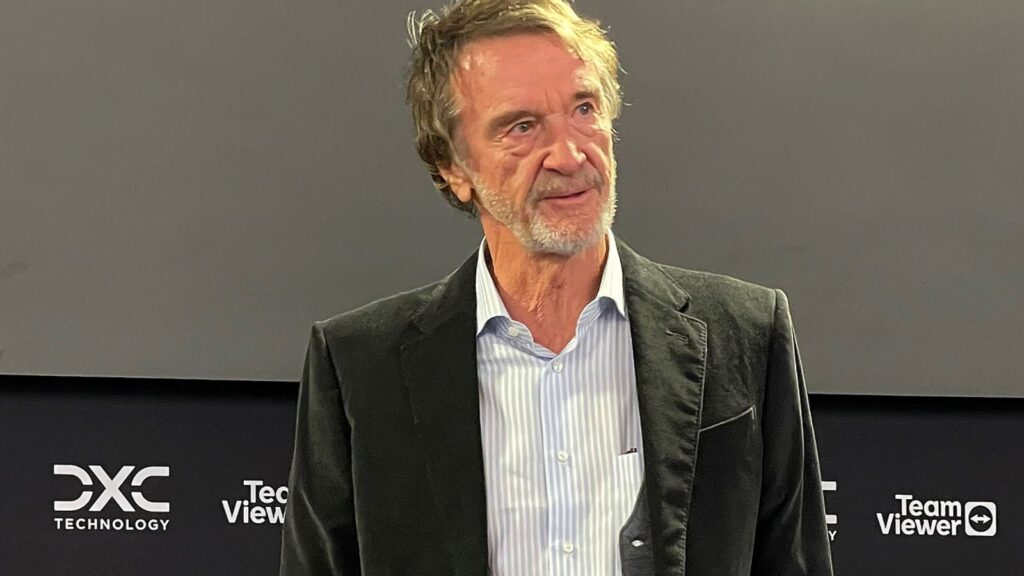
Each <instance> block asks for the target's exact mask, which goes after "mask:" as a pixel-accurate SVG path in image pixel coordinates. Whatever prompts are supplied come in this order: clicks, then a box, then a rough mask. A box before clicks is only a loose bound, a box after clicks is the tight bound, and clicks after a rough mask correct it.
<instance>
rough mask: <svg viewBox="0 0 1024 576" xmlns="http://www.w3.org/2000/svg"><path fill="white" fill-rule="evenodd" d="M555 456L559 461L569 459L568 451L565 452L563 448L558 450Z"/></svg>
mask: <svg viewBox="0 0 1024 576" xmlns="http://www.w3.org/2000/svg"><path fill="white" fill-rule="evenodd" d="M555 456H556V457H557V458H558V461H559V462H568V461H569V453H568V452H566V451H565V450H559V451H558V454H556V455H555Z"/></svg>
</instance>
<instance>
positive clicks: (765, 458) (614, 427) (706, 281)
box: [281, 0, 832, 576]
mask: <svg viewBox="0 0 1024 576" xmlns="http://www.w3.org/2000/svg"><path fill="white" fill-rule="evenodd" d="M410 32H411V35H412V40H413V42H412V43H413V44H414V50H415V52H414V56H413V63H412V67H411V72H410V77H409V85H408V100H409V102H410V104H411V106H412V110H413V117H414V121H415V125H416V131H417V135H416V137H417V147H418V150H419V153H420V156H421V157H422V158H423V160H424V161H425V162H426V164H427V165H428V167H429V169H430V171H431V174H432V176H433V178H434V181H435V184H436V186H437V187H438V188H439V189H440V191H441V192H442V194H443V195H444V196H445V197H446V198H447V199H448V201H449V202H451V203H452V204H453V205H454V206H455V207H457V208H458V209H461V210H465V211H467V212H470V213H472V214H476V215H478V216H479V219H480V223H481V225H482V226H483V234H484V240H483V241H482V242H481V244H480V247H479V249H478V250H477V251H476V252H475V253H474V254H473V255H472V256H471V257H470V258H469V259H467V260H466V262H465V263H463V264H462V266H460V267H459V268H458V269H457V270H456V271H455V272H453V273H452V274H450V275H449V276H448V277H446V278H444V279H443V280H441V281H439V282H437V283H434V284H431V285H429V286H424V287H422V288H419V289H416V290H412V291H410V292H405V293H402V294H398V295H396V296H393V297H390V298H385V299H383V300H379V301H377V302H374V303H372V304H369V305H367V306H364V307H362V308H359V309H357V310H354V311H351V312H348V313H345V314H341V315H339V316H336V317H333V318H330V319H328V320H324V321H321V322H316V323H314V325H313V329H312V336H311V340H310V343H309V350H308V353H307V356H306V365H305V370H304V372H303V376H302V383H301V387H300V390H299V403H298V417H297V426H296V437H295V453H294V459H293V462H292V470H291V479H290V486H289V487H290V499H289V502H288V510H287V519H286V521H285V527H284V537H283V550H282V560H281V574H282V575H298V574H316V575H345V576H351V575H355V574H362V575H365V576H375V575H385V574H387V575H397V574H409V575H414V576H430V575H437V576H441V575H445V576H449V575H453V574H456V575H466V576H468V575H479V576H484V575H485V574H495V575H498V574H500V575H515V576H533V575H541V574H550V575H563V574H564V575H579V576H598V575H601V576H603V575H608V576H611V575H617V574H623V575H626V576H629V575H664V576H668V575H669V574H672V575H680V574H686V575H687V576H705V575H707V576H711V575H715V576H722V575H740V574H743V575H747V574H762V575H771V576H778V575H797V574H807V575H816V576H817V575H827V574H831V573H832V568H831V561H830V557H829V549H828V541H827V535H826V530H825V523H824V512H823V504H822V496H821V482H820V477H819V471H818V461H817V454H816V449H815V444H814V433H813V430H812V427H811V420H810V413H809V411H808V405H807V394H806V390H805V386H804V382H803V375H802V373H801V367H800V360H799V355H798V351H797V345H796V340H795V337H794V333H793V328H792V324H791V319H790V314H789V308H788V304H787V301H786V297H785V295H784V294H783V293H782V292H781V291H779V290H773V289H769V288H763V287H760V286H756V285H754V284H749V283H746V282H742V281H740V280H736V279H733V278H730V277H727V276H721V275H716V274H711V273H706V272H693V271H688V270H683V269H679V268H674V267H670V266H665V265H661V264H656V263H653V262H650V261H649V260H646V259H644V258H643V257H641V256H639V255H638V254H636V253H635V252H634V251H632V250H631V249H630V248H629V247H628V246H626V244H624V243H623V242H622V241H621V240H619V239H617V238H615V237H614V236H613V235H612V232H611V228H610V226H611V223H612V219H613V216H614V214H615V202H616V193H615V157H614V155H613V152H612V142H613V131H612V123H613V121H614V120H615V119H616V117H617V116H618V114H619V110H620V95H619V86H618V80H617V71H618V60H617V56H616V54H615V50H614V47H613V45H612V44H611V43H610V42H609V41H608V40H607V38H606V37H605V35H604V33H603V32H602V31H601V29H600V28H599V26H598V24H597V23H596V22H594V21H591V20H586V19H582V18H580V17H579V16H577V15H576V14H575V13H574V12H573V10H572V8H571V7H570V6H569V5H568V4H567V3H565V2H564V1H562V0H535V1H519V2H500V1H495V0H465V1H461V2H457V3H456V4H454V5H452V6H451V7H449V8H448V9H447V10H446V11H444V13H443V15H442V16H440V17H438V16H436V15H434V14H433V13H427V15H426V16H425V17H423V18H420V19H415V18H413V17H410Z"/></svg>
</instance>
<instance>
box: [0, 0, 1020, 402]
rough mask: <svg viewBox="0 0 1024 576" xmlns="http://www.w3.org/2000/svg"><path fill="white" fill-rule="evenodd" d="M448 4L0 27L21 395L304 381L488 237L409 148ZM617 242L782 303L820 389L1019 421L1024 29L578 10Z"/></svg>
mask: <svg viewBox="0 0 1024 576" xmlns="http://www.w3.org/2000/svg"><path fill="white" fill-rule="evenodd" d="M432 6H433V7H437V4H433V5H432V4H429V3H427V2H420V1H412V0H401V1H397V0H396V1H391V2H347V1H334V2H309V1H302V0H300V1H290V2H275V1H271V0H246V1H244V2H243V1H239V0H223V1H220V2H195V1H186V2H155V1H153V0H136V1H132V2H127V1H113V0H105V1H88V2H55V1H53V0H5V1H4V2H3V3H2V5H0V78H3V80H2V82H0V127H2V130H0V310H2V313H0V373H7V374H54V375H82V376H100V375H112V376H142V377H163V378H199V379H236V380H248V381H252V380H277V381H294V380H295V379H296V378H297V377H298V374H299V372H300V369H301V361H302V357H303V351H304V346H305V344H306V342H307V336H308V329H309V324H310V322H312V321H313V320H316V319H321V318H325V317H327V316H330V315H333V314H335V313H338V312H341V311H344V310H346V309H350V308H352V307H355V306H357V305H360V304H363V303H365V302H368V301H370V300H372V299H374V298H376V297H380V296H382V295H386V294H390V293H393V292H396V291H399V290H403V289H408V288H411V287H414V286H417V285H420V284H423V283H426V282H429V281H431V280H433V279H436V278H438V277H440V276H442V275H444V274H446V273H447V272H449V271H450V270H451V269H453V268H454V267H455V266H456V265H457V264H458V263H460V262H461V261H462V260H463V259H464V258H465V257H466V256H467V255H468V253H469V252H470V251H471V250H472V249H473V248H474V247H475V246H476V244H477V242H478V241H479V238H480V230H479V226H478V223H477V222H475V221H472V220H468V219H466V218H463V217H461V216H459V215H457V214H456V213H454V212H453V211H451V210H450V209H449V208H448V207H447V206H446V205H445V204H444V203H443V201H442V200H441V199H440V198H439V197H438V196H437V194H436V193H435V192H434V191H433V190H432V188H431V186H430V183H429V179H428V177H427V175H426V173H425V171H424V169H423V167H422V166H421V165H420V163H419V161H418V159H417V158H416V156H415V153H414V151H413V148H412V136H411V128H410V120H409V114H408V112H407V109H406V107H405V106H404V104H403V89H402V77H403V69H404V66H405V62H406V59H407V55H408V47H407V46H406V43H405V17H406V14H407V13H408V12H409V11H410V10H413V9H422V8H428V7H432ZM577 7H578V9H579V10H580V11H581V12H582V13H584V14H588V15H593V16H596V17H598V18H600V19H601V20H602V21H603V22H604V24H605V25H607V26H608V27H610V29H611V36H612V38H613V39H614V40H615V41H616V42H617V44H618V47H619V51H620V55H621V59H622V65H623V67H624V69H625V70H626V72H627V74H626V75H625V76H623V86H624V90H625V94H626V101H627V103H628V106H627V107H626V109H625V113H624V116H623V117H622V119H621V121H620V123H619V124H618V130H619V134H620V139H619V141H618V142H617V144H616V153H617V155H618V159H619V170H620V176H619V186H618V189H619V193H620V198H621V202H620V211H619V217H618V221H617V225H616V231H617V233H618V234H619V236H621V237H622V238H624V239H625V240H626V241H627V242H629V243H631V245H632V246H633V247H634V248H636V249H637V250H639V251H640V252H641V253H643V254H645V255H647V256H649V257H651V258H653V259H656V260H660V261H663V262H667V263H671V264H675V265H679V266H683V267H687V268H695V269H705V270H712V271H716V272H721V273H725V274H729V275H733V276H737V277H740V278H744V279H747V280H751V281H754V282H759V283H762V284H767V285H770V286H774V287H780V288H782V289H784V290H785V291H786V293H787V294H788V296H789V298H790V301H791V303H792V308H793V314H794V319H795V322H796V326H797V331H798V335H799V337H800V343H801V351H802V353H803V360H804V364H805V368H806V373H807V375H808V378H809V384H810V387H811V389H812V390H814V391H817V392H833V393H871V394H900V395H906V394H922V395H988V396H1019V395H1021V392H1022V390H1024V386H1022V385H1021V382H1020V379H1019V378H1020V376H1019V375H1020V374H1021V373H1024V354H1021V353H1020V344H1021V338H1020V336H1019V327H1020V326H1022V325H1024V305H1022V304H1024V258H1022V256H1021V246H1022V245H1024V225H1022V222H1021V215H1022V213H1024V210H1022V208H1024V206H1022V205H1024V199H1022V193H1021V187H1022V184H1021V183H1022V182H1024V163H1022V162H1021V161H1020V158H1021V153H1022V150H1024V106H1022V105H1021V103H1022V102H1024V4H1022V3H1021V2H1018V1H1016V0H978V1H976V2H960V1H959V0H927V1H926V0H905V1H897V2H892V1H881V0H841V1H840V0H814V1H811V0H806V1H797V0H793V1H783V0H772V1H761V0H737V1H733V2H719V1H714V0H694V1H690V2H676V1H671V0H658V1H644V2H614V1H612V0H586V1H585V0H580V1H579V2H578V3H577Z"/></svg>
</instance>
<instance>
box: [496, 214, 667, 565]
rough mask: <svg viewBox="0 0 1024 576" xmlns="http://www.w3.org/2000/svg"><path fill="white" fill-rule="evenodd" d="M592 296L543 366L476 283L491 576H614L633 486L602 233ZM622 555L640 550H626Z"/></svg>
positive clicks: (628, 401) (623, 365)
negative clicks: (595, 289) (600, 268)
mask: <svg viewBox="0 0 1024 576" xmlns="http://www.w3.org/2000/svg"><path fill="white" fill-rule="evenodd" d="M607 241H608V257H607V260H606V263H605V266H604V270H603V272H602V274H601V284H600V288H599V289H598V292H597V296H596V297H595V298H594V300H592V301H591V302H590V303H588V304H587V305H586V307H585V308H584V309H583V311H582V312H581V313H580V317H579V320H578V322H577V325H576V334H575V336H574V337H573V339H572V340H571V341H570V342H569V344H568V345H567V346H566V347H565V349H564V350H562V352H560V353H558V354H555V353H553V352H552V351H550V350H548V349H547V348H546V347H544V346H542V345H540V344H538V343H536V342H534V340H533V336H532V334H531V333H530V330H529V328H527V327H526V325H525V324H522V323H521V322H517V321H515V320H512V319H511V318H510V317H509V315H508V311H507V309H506V308H505V304H504V302H502V300H501V296H500V295H499V294H498V290H497V288H496V287H495V285H494V280H493V278H492V277H491V274H490V272H489V269H488V266H487V261H486V260H485V251H486V246H487V244H486V240H485V241H483V242H481V243H480V253H479V259H478V261H477V273H476V295H477V366H478V371H479V377H480V429H481V436H482V440H483V455H484V474H485V478H486V484H487V543H488V559H489V562H490V566H491V570H492V573H493V574H495V575H496V576H498V575H500V576H522V575H524V574H529V575H531V576H535V575H536V576H543V575H547V576H568V575H574V576H618V575H620V574H621V573H622V569H621V561H620V558H619V556H620V553H619V547H618V539H619V531H620V529H621V528H622V525H623V524H624V523H625V521H626V520H627V518H628V517H629V514H630V513H631V512H632V509H633V505H634V504H635V503H636V498H637V494H638V492H639V490H640V483H641V481H642V479H643V447H642V445H641V442H640V415H639V411H638V409H637V399H636V374H635V372H634V370H633V346H632V340H631V337H630V332H629V317H628V315H627V310H626V302H625V297H624V293H623V287H622V266H621V264H620V262H619V254H618V251H617V249H616V247H615V239H614V237H613V236H612V234H611V231H609V232H608V235H607ZM634 545H647V544H646V543H643V544H641V543H639V542H637V543H634Z"/></svg>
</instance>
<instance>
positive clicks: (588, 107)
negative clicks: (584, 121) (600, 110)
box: [576, 102, 594, 116]
mask: <svg viewBox="0 0 1024 576" xmlns="http://www.w3.org/2000/svg"><path fill="white" fill-rule="evenodd" d="M576 109H577V110H579V111H580V112H581V113H583V115H584V116H588V115H590V114H593V113H594V104H593V103H592V102H584V103H583V104H580V105H579V106H577V107H576Z"/></svg>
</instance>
